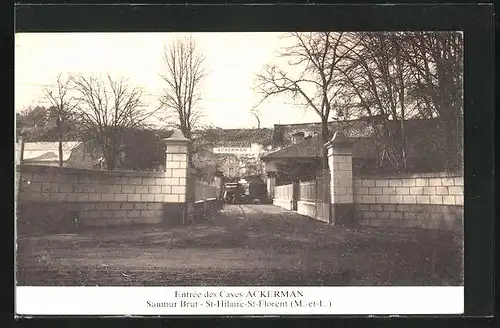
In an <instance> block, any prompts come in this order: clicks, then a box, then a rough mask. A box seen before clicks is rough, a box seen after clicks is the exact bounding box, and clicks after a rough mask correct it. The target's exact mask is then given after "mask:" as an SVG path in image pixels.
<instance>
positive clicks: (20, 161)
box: [19, 136, 24, 164]
mask: <svg viewBox="0 0 500 328" xmlns="http://www.w3.org/2000/svg"><path fill="white" fill-rule="evenodd" d="M19 139H21V154H19V164H23V160H24V137H23V136H21V137H20V138H19Z"/></svg>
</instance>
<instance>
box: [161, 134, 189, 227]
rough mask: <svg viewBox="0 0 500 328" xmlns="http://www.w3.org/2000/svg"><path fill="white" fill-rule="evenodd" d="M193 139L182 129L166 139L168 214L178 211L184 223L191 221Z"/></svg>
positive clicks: (166, 200)
mask: <svg viewBox="0 0 500 328" xmlns="http://www.w3.org/2000/svg"><path fill="white" fill-rule="evenodd" d="M190 142H191V140H189V139H187V138H186V137H184V135H183V133H182V132H181V131H180V130H175V131H174V133H173V134H172V136H171V137H170V138H166V139H164V143H165V152H166V156H165V157H166V159H165V179H166V181H165V187H166V188H168V189H169V190H171V193H170V195H166V197H167V199H165V203H166V208H165V213H166V215H170V214H169V213H176V215H178V216H180V217H181V220H182V222H183V223H186V222H188V221H189V219H190V218H189V213H190V212H189V205H188V203H189V202H194V199H191V198H193V197H191V195H192V194H193V192H192V191H191V190H190V189H191V188H189V183H188V182H189V181H188V176H189V167H188V166H189V165H188V145H189V143H190Z"/></svg>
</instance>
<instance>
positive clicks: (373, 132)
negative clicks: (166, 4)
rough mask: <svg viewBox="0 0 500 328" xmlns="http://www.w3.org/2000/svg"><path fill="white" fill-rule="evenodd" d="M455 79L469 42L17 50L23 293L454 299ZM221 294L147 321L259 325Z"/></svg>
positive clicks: (409, 37) (125, 40) (457, 264)
mask: <svg viewBox="0 0 500 328" xmlns="http://www.w3.org/2000/svg"><path fill="white" fill-rule="evenodd" d="M463 63H464V38H463V33H462V32H461V31H373V32H365V31H353V32H349V31H335V30H332V31H319V32H318V31H315V32H309V31H289V32H191V33H180V32H179V33H178V32H134V33H131V32H127V33H125V32H123V33H117V32H107V33H104V32H101V33H87V32H85V33H16V35H15V123H14V124H15V133H16V138H15V154H16V155H15V159H16V163H15V166H16V167H15V172H16V174H15V179H16V190H15V193H16V195H15V198H16V218H15V220H16V255H15V261H16V267H15V279H16V285H17V286H24V287H39V286H52V287H74V286H80V287H81V286H84V287H96V286H98V287H109V286H116V287H117V286H120V287H179V288H180V287H182V288H187V287H207V288H208V287H210V288H212V287H217V286H222V287H225V288H226V287H227V288H229V287H245V288H246V287H251V288H254V289H253V290H254V291H257V290H260V289H258V288H260V287H264V286H267V287H268V286H277V287H279V286H286V287H287V288H288V289H287V290H288V291H286V292H285V291H282V290H281V291H278V290H277V289H276V290H275V291H273V292H269V293H270V294H266V295H267V296H265V295H263V293H264V292H262V291H259V292H258V293H259V295H260V296H264V297H267V298H265V299H264V300H260V301H255V302H261V303H260V304H259V306H266V304H267V305H268V306H271V307H275V308H277V307H287V306H294V305H293V304H295V305H296V306H298V304H299V303H293V302H291V301H290V300H289V297H296V296H297V295H300V296H301V294H302V291H301V288H305V287H308V286H309V287H313V286H315V287H328V286H329V287H335V286H349V287H363V286H365V287H367V286H379V287H395V286H398V287H403V286H427V287H437V286H439V287H443V286H463V284H464V269H463V267H464V263H463V257H464V229H463V225H464V174H463V170H464V161H463V158H464V157H463V112H464V111H463V109H464V100H463V99H464V96H463V70H464V69H463ZM217 293H218V296H217V297H218V298H217V299H214V300H213V301H209V300H207V301H205V300H204V301H194V300H193V299H189V300H188V299H187V298H188V296H189V297H191V296H193V295H191V294H189V295H188V294H182V289H178V290H177V291H175V295H176V297H177V296H179V297H181V300H180V301H179V302H178V303H177V304H174V303H175V302H173V301H172V302H171V303H172V304H170V303H169V302H170V301H165V300H161V299H154V298H152V299H150V300H147V299H145V300H144V303H145V305H144V307H151V308H155V309H158V308H163V309H165V308H169V307H170V308H175V307H177V308H178V307H179V306H180V307H182V306H184V307H192V308H194V307H198V310H199V309H200V307H205V308H206V307H211V306H212V307H214V306H215V305H213V304H217V306H219V307H234V308H237V307H240V308H245V307H246V308H248V307H252V303H251V302H253V301H252V300H245V302H246V303H245V304H246V305H245V304H243V303H241V304H240V303H238V302H239V301H237V300H236V299H235V298H231V297H232V296H235V295H232V296H231V295H230V294H224V292H220V291H218V292H217ZM255 293H257V292H255ZM255 293H254V294H253V296H255ZM266 293H267V292H266ZM223 294H224V295H223ZM271 294H272V295H271ZM228 295H229V296H228ZM245 295H247V292H245ZM273 295H274V296H273ZM204 296H205V297H207V295H204ZM277 296H278V297H277ZM285 296H286V297H285ZM182 297H185V299H184V298H182ZM214 297H215V296H214ZM223 297H226V298H223ZM276 297H277V298H276ZM287 297H288V298H287ZM284 299H287V301H285V300H284ZM339 301H341V300H339ZM182 302H184V303H182ZM190 302H192V303H193V304H194V303H196V302H198V303H197V304H196V305H193V304H191V303H190ZM210 302H212V303H210ZM213 302H219V303H213ZM224 302H226V303H224ZM262 302H264V303H262ZM265 302H270V303H265ZM279 302H290V303H286V304H285V303H282V304H281V303H279ZM297 302H299V301H297ZM319 302H320V303H317V304H319V305H317V304H316V303H315V304H316V305H314V306H318V307H322V306H323V305H322V304H323V303H321V301H319ZM200 303H202V304H201V305H200ZM182 304H183V305H182ZM210 304H212V305H210ZM256 304H257V303H256ZM254 305H255V304H254ZM255 306H256V305H255ZM311 307H312V305H311ZM195 310H196V309H195ZM195 310H193V311H195ZM244 311H246V310H244Z"/></svg>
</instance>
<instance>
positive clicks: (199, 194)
mask: <svg viewBox="0 0 500 328" xmlns="http://www.w3.org/2000/svg"><path fill="white" fill-rule="evenodd" d="M216 198H217V186H216V185H212V184H208V183H203V182H199V181H196V182H195V187H194V200H195V201H205V200H209V199H216Z"/></svg>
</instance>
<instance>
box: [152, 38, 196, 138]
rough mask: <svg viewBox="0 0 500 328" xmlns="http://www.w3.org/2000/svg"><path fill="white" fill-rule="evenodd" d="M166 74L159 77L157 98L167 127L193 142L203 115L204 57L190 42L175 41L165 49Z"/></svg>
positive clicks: (193, 42) (191, 40) (186, 40)
mask: <svg viewBox="0 0 500 328" xmlns="http://www.w3.org/2000/svg"><path fill="white" fill-rule="evenodd" d="M163 60H164V64H165V71H164V72H162V73H161V74H160V76H161V78H162V79H163V81H164V82H165V88H164V90H163V93H162V96H161V98H160V102H161V107H162V108H163V112H164V113H165V114H166V120H167V123H170V124H173V125H175V126H177V127H178V128H179V129H180V130H181V131H182V133H183V134H184V136H185V137H186V138H188V139H191V138H192V133H193V130H194V129H195V128H196V127H197V126H198V125H199V123H200V122H199V120H200V118H201V116H202V111H201V110H200V109H199V108H198V107H197V104H198V102H199V100H200V99H201V93H200V83H201V81H202V79H203V78H204V77H205V75H206V74H205V70H204V67H203V64H204V57H203V55H202V54H201V53H200V52H198V49H197V47H196V43H195V41H194V40H193V39H192V38H184V39H177V40H175V41H173V42H172V43H171V44H170V45H169V46H166V47H165V51H164V54H163Z"/></svg>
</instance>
